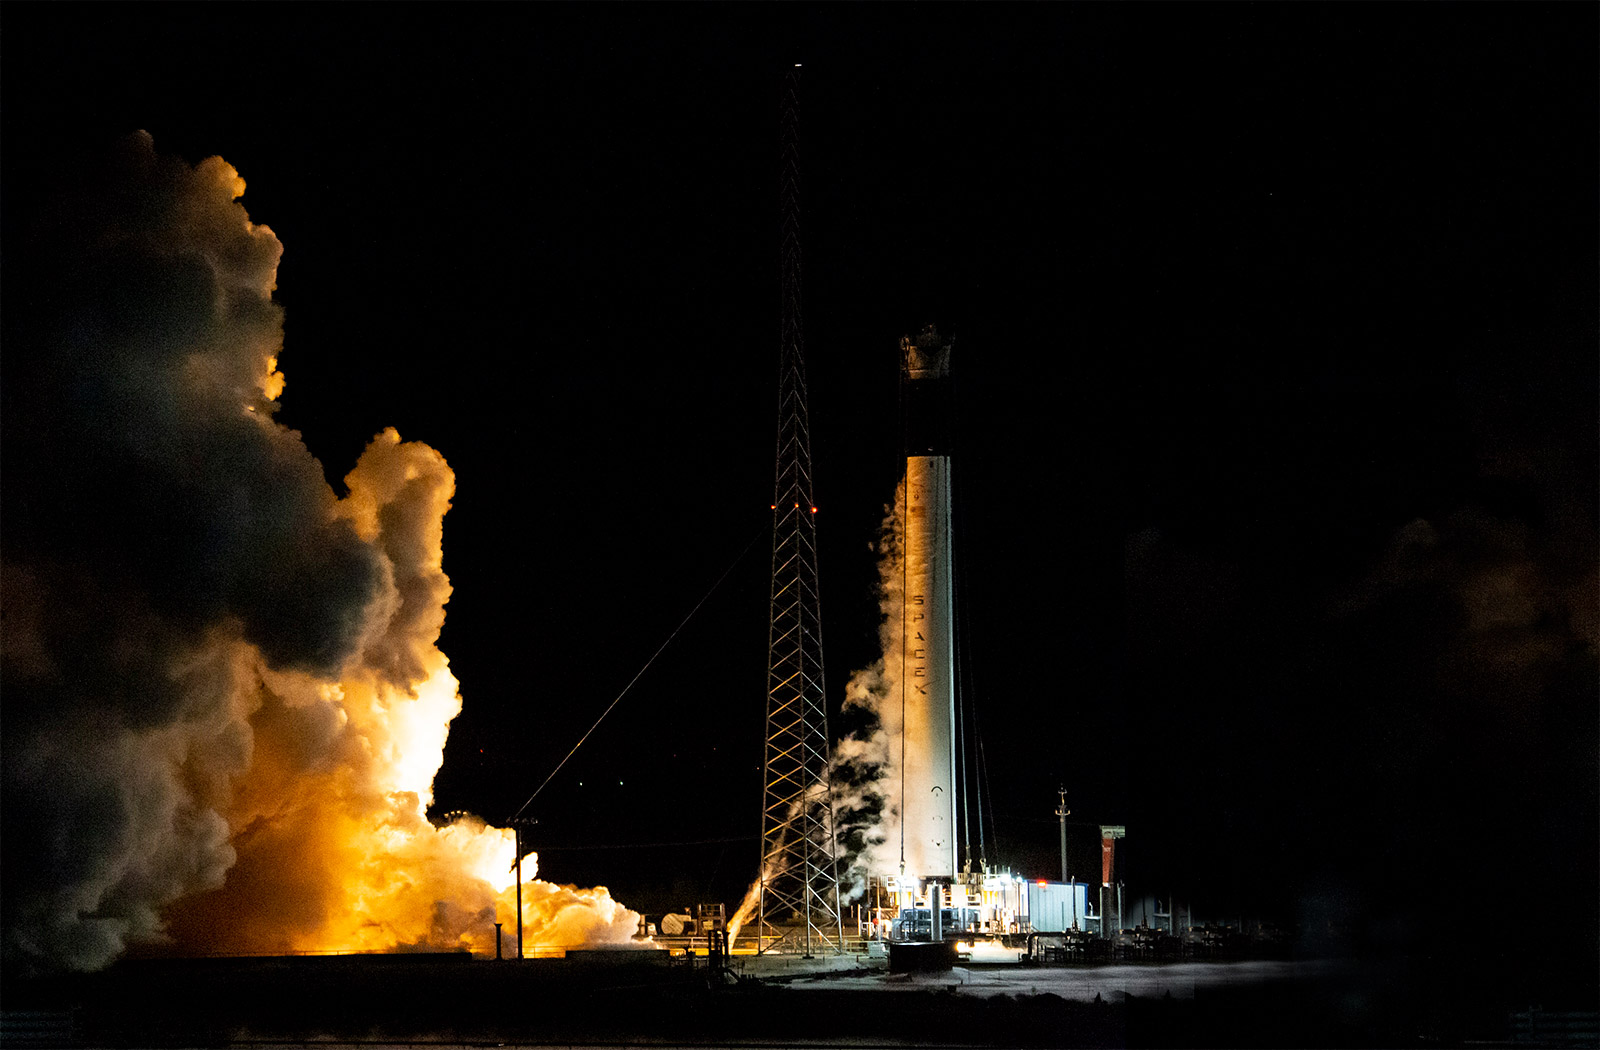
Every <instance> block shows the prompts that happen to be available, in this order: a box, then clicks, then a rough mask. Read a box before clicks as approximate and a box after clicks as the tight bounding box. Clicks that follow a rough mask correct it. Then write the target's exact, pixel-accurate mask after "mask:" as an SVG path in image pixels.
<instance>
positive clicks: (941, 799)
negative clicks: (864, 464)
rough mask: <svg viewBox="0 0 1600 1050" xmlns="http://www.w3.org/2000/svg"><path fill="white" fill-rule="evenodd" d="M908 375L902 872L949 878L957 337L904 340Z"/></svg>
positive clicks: (929, 332)
mask: <svg viewBox="0 0 1600 1050" xmlns="http://www.w3.org/2000/svg"><path fill="white" fill-rule="evenodd" d="M900 382H901V404H902V407H903V411H904V417H905V418H904V430H903V432H904V434H905V443H906V449H905V452H906V483H905V506H904V507H903V508H901V509H902V512H903V517H904V521H905V546H904V555H905V556H904V560H903V562H902V565H903V572H904V579H903V581H902V583H903V587H904V589H903V590H902V591H901V593H902V594H903V595H904V600H903V602H902V603H901V612H900V627H901V640H902V646H903V652H902V657H903V659H902V663H901V666H902V667H903V668H904V669H905V670H904V673H903V674H902V676H901V682H900V694H901V695H900V702H901V711H902V717H901V727H902V729H901V747H900V754H901V756H902V759H901V763H902V772H903V778H902V783H901V792H900V794H901V800H900V874H901V875H918V876H922V877H924V878H938V879H943V880H947V881H948V880H950V879H952V878H954V876H955V874H956V870H957V864H956V825H955V813H956V764H955V758H956V751H955V718H956V715H955V700H956V691H955V649H954V645H953V644H952V643H953V633H954V627H955V612H954V604H953V591H952V580H951V565H950V556H951V542H950V539H951V537H950V423H949V420H950V412H949V407H950V405H949V402H950V396H949V387H950V345H949V344H948V343H946V342H945V341H944V340H942V339H940V338H939V333H938V332H937V331H935V330H934V329H933V328H932V327H929V328H928V329H926V330H925V331H924V332H923V333H922V334H921V335H920V336H918V337H917V338H916V339H915V340H912V339H902V340H901V341H900Z"/></svg>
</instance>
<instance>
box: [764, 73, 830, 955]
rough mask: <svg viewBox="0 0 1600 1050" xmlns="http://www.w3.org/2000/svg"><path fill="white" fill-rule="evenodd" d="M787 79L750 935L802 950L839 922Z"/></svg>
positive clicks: (794, 78)
mask: <svg viewBox="0 0 1600 1050" xmlns="http://www.w3.org/2000/svg"><path fill="white" fill-rule="evenodd" d="M799 86H800V67H799V66H795V67H794V68H793V69H792V70H790V71H789V73H788V75H787V76H786V77H785V79H784V90H783V136H782V147H783V148H782V165H781V176H780V192H781V197H782V208H783V225H782V242H781V248H780V264H781V285H782V303H781V310H780V313H781V318H782V322H781V332H780V339H781V346H780V350H779V363H778V443H777V462H776V466H775V468H774V476H775V478H776V481H775V483H774V486H773V500H772V605H771V620H770V626H769V631H768V663H767V668H768V670H767V728H766V757H765V762H764V764H763V768H762V794H761V897H760V907H759V912H758V915H759V919H758V922H759V925H758V927H757V930H758V946H762V945H763V944H764V941H765V938H767V937H768V936H772V937H777V938H779V943H778V944H777V945H774V946H775V947H779V948H781V949H782V950H793V951H800V950H803V951H805V952H806V953H807V954H810V953H811V952H812V951H813V950H814V949H815V948H818V947H824V946H831V947H833V948H835V949H838V948H840V947H842V943H843V940H844V926H843V921H842V915H841V913H840V909H839V882H838V873H837V870H836V868H835V860H834V847H833V841H834V840H833V800H832V794H831V791H830V789H829V781H828V711H827V704H826V700H825V695H824V692H823V674H822V627H821V602H820V600H819V595H818V585H817V518H816V511H817V508H816V503H815V502H814V497H813V494H812V487H811V427H810V422H809V419H808V415H807V407H806V366H805V344H804V340H803V338H802V328H801V318H800V301H801V300H800V166H799V161H800V154H799Z"/></svg>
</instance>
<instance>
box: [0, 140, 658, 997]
mask: <svg viewBox="0 0 1600 1050" xmlns="http://www.w3.org/2000/svg"><path fill="white" fill-rule="evenodd" d="M63 179H64V181H69V182H71V183H73V185H72V186H71V187H70V189H69V190H68V191H66V192H63V193H62V194H61V195H60V197H59V199H58V200H56V201H55V202H53V203H49V204H46V205H44V206H43V207H42V208H41V209H40V210H39V213H38V214H39V217H40V221H39V222H38V223H37V224H36V225H35V226H34V227H33V228H32V229H31V230H30V231H29V233H28V235H27V239H26V241H25V243H24V244H23V245H22V246H21V248H20V249H13V251H12V252H10V253H8V254H10V255H11V257H12V259H13V260H14V259H15V258H17V256H18V255H19V254H20V255H22V256H23V257H25V258H26V259H27V266H26V268H19V267H17V266H15V265H13V266H8V268H7V269H8V281H9V282H10V285H11V287H9V288H8V292H10V293H11V294H9V295H8V307H9V309H8V311H7V317H6V330H5V346H6V380H7V381H6V385H5V390H4V398H5V402H4V409H5V427H6V431H5V442H4V449H3V454H4V470H5V478H6V485H5V488H4V508H3V509H4V515H5V523H6V532H5V542H4V550H3V557H0V586H3V588H4V620H3V633H0V686H3V689H4V696H5V726H4V730H5V731H4V738H3V746H4V752H3V757H4V771H3V792H4V794H3V806H4V808H3V815H4V836H5V851H4V859H3V864H4V883H3V903H4V915H3V924H4V934H3V936H4V952H5V958H6V960H7V962H8V964H19V965H22V966H24V967H29V968H50V967H70V968H77V969H90V968H95V967H98V966H101V965H104V964H105V963H107V962H108V961H110V960H111V959H113V958H115V957H116V956H117V955H118V954H119V953H120V952H121V951H122V950H123V949H124V948H125V947H127V946H128V945H130V944H137V943H146V942H152V941H161V940H165V939H176V942H177V944H178V945H179V946H180V947H181V948H183V949H187V950H194V951H291V950H341V949H345V950H348V949H396V948H400V949H404V948H430V949H452V948H462V947H466V948H472V949H476V950H480V951H492V950H493V945H494V927H493V924H494V923H495V922H496V921H501V922H504V923H506V925H507V928H508V931H510V930H511V929H513V927H514V910H515V909H514V899H515V898H514V895H513V892H514V891H513V887H512V879H513V877H512V876H511V874H510V866H511V862H512V860H513V856H512V854H513V852H514V846H513V845H512V842H511V836H510V833H509V832H507V831H502V830H496V829H489V828H486V827H484V826H483V825H482V824H481V823H480V822H476V821H472V820H467V821H461V822H458V823H456V824H453V825H451V826H449V827H445V828H441V829H436V828H434V827H433V826H432V825H431V824H429V823H428V822H427V820H426V819H425V818H424V815H423V814H424V812H425V810H426V807H427V804H428V802H429V801H430V790H431V784H432V780H433V776H434V774H435V773H436V772H437V770H438V768H439V765H440V763H441V761H442V756H443V748H444V742H445V737H446V734H447V732H448V727H449V723H450V720H451V719H452V718H453V717H454V716H455V715H456V713H458V712H459V710H460V707H461V700H460V697H459V695H458V693H457V683H456V680H455V678H454V677H453V676H452V675H451V674H450V671H449V666H448V661H447V660H446V659H445V657H444V655H443V654H442V653H440V652H439V650H438V649H437V648H436V646H435V642H436V641H437V638H438V635H439V630H440V627H441V625H442V623H443V621H444V604H445V602H446V600H447V599H448V598H449V594H450V586H449V582H448V580H447V579H446V578H445V576H444V573H443V571H442V569H441V564H442V562H441V542H442V521H443V517H444V514H445V512H446V510H448V508H449V505H450V499H451V497H452V494H453V491H454V476H453V474H452V473H451V471H450V468H449V467H448V465H447V464H446V463H445V461H444V459H443V457H441V456H440V455H439V454H438V453H437V452H435V451H433V450H432V449H430V448H428V447H427V446H425V445H421V444H417V443H406V442H403V441H401V439H400V436H399V435H398V434H397V433H396V432H395V431H393V430H386V431H384V432H383V433H381V434H379V435H378V436H377V437H376V438H375V439H374V441H373V442H372V444H371V446H370V447H369V448H368V449H367V451H366V453H365V454H364V455H363V456H362V457H361V459H360V461H359V462H358V464H357V465H356V467H355V469H354V470H353V471H352V472H351V473H350V475H349V476H348V477H347V478H346V484H347V486H348V490H349V494H348V495H347V496H346V497H344V498H343V499H340V498H338V497H336V496H335V494H334V493H333V491H332V489H331V488H330V487H329V486H328V484H327V482H326V480H325V478H324V476H323V472H322V468H321V466H320V465H319V464H318V463H317V462H316V460H315V459H314V458H313V457H312V456H311V455H310V453H309V452H308V451H307V449H306V447H305V445H304V443H303V442H302V440H301V438H300V436H299V434H297V433H295V432H294V431H291V430H289V429H287V428H285V427H283V426H281V425H280V424H278V423H276V422H275V421H274V420H273V418H272V415H273V411H274V409H275V408H276V407H277V406H276V400H277V397H278V395H279V394H280V393H281V392H282V390H283V387H284V379H283V376H282V375H281V374H280V373H278V372H277V370H276V364H277V354H278V352H279V350H280V348H281V346H282V339H283V315H282V310H281V308H280V307H279V306H277V305H276V304H275V303H273V301H272V293H273V290H274V288H275V281H276V269H277V263H278V259H279V257H280V255H281V254H282V246H281V245H280V244H279V242H278V240H277V238H276V237H275V236H274V235H273V233H272V231H271V230H270V229H268V228H267V227H265V226H261V225H256V224H254V223H252V222H251V221H250V219H249V217H248V215H247V214H246V212H245V209H244V208H243V206H242V205H241V204H240V203H239V202H238V198H239V197H240V195H241V194H242V193H243V191H244V182H243V180H242V179H240V177H239V175H238V173H237V172H235V171H234V169H233V168H232V167H231V166H229V165H228V164H227V163H225V162H224V161H222V160H221V159H220V158H216V157H212V158H210V159H208V160H205V161H203V162H202V163H200V164H199V165H198V166H195V167H191V166H190V165H188V164H187V163H185V162H183V161H181V160H177V159H173V158H167V157H162V156H159V155H158V154H157V153H156V152H155V149H154V146H153V142H152V140H151V138H150V136H148V135H146V134H143V133H140V134H139V135H136V136H134V137H132V138H131V139H129V140H128V141H127V142H125V143H123V144H122V147H121V149H120V151H119V152H118V153H117V155H116V156H115V157H114V158H113V159H112V160H111V161H110V162H109V163H108V164H107V165H106V166H105V167H104V168H103V169H99V170H91V171H84V172H74V173H68V174H66V175H64V176H63ZM13 206H15V205H14V203H13ZM16 273H21V274H22V276H21V278H20V279H18V280H12V279H11V274H16ZM536 867H537V865H536V863H525V864H524V871H525V876H526V875H527V873H530V872H533V871H535V870H536ZM523 892H524V906H525V911H526V912H527V913H528V914H529V916H531V917H530V918H529V920H528V934H529V936H530V937H531V938H532V940H533V942H534V943H535V944H550V945H575V944H583V943H593V942H597V941H610V942H625V941H626V940H627V939H628V938H629V937H631V935H632V934H633V933H634V931H635V929H636V928H637V921H638V916H637V915H636V914H634V913H633V912H630V911H628V910H627V909H625V908H622V907H621V906H620V905H618V904H616V902H614V901H612V900H611V899H610V897H609V896H608V895H607V894H606V893H605V891H604V890H603V889H601V890H583V891H580V890H572V889H563V888H560V887H556V886H551V885H549V884H546V883H538V882H533V883H529V884H527V885H525V887H524V891H523Z"/></svg>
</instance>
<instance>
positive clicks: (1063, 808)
mask: <svg viewBox="0 0 1600 1050" xmlns="http://www.w3.org/2000/svg"><path fill="white" fill-rule="evenodd" d="M1059 793H1060V795H1061V804H1060V805H1058V806H1056V816H1058V817H1060V818H1061V881H1062V882H1066V881H1067V817H1069V816H1070V815H1071V814H1072V810H1070V809H1068V808H1067V789H1066V787H1065V786H1063V787H1062V788H1061V790H1060V792H1059Z"/></svg>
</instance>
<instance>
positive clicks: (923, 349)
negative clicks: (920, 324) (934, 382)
mask: <svg viewBox="0 0 1600 1050" xmlns="http://www.w3.org/2000/svg"><path fill="white" fill-rule="evenodd" d="M900 371H901V373H902V374H903V378H904V379H905V380H906V381H907V382H910V381H913V380H923V379H946V378H948V377H949V375H950V343H948V342H946V341H945V340H944V339H942V338H940V336H939V330H938V329H937V328H935V327H934V326H933V325H931V324H930V325H929V326H928V327H926V328H924V329H923V330H922V334H921V335H919V336H917V337H916V338H915V339H912V338H911V337H910V336H906V337H905V338H903V339H901V340H900Z"/></svg>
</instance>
